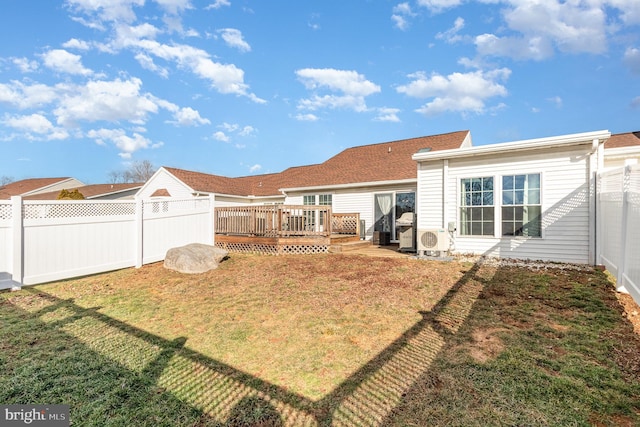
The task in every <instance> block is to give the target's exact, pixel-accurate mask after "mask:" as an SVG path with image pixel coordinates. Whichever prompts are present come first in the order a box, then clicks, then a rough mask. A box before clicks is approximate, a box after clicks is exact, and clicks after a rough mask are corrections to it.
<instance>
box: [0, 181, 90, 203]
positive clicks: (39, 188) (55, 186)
mask: <svg viewBox="0 0 640 427" xmlns="http://www.w3.org/2000/svg"><path fill="white" fill-rule="evenodd" d="M83 185H84V184H83V183H82V182H80V181H78V180H77V179H75V178H69V177H66V178H29V179H23V180H21V181H16V182H12V183H9V184H7V185H4V186H2V187H0V200H2V199H10V198H11V196H22V197H28V196H32V195H36V194H42V193H48V192H58V193H59V192H60V190H69V189H71V188H76V187H80V186H83Z"/></svg>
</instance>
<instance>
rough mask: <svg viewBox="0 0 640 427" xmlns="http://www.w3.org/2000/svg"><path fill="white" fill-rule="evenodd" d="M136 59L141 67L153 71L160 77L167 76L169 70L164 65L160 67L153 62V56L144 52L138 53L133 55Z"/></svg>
mask: <svg viewBox="0 0 640 427" xmlns="http://www.w3.org/2000/svg"><path fill="white" fill-rule="evenodd" d="M135 58H136V61H138V63H139V64H140V66H141V67H142V68H144V69H145V70H149V71H153V72H154V73H156V74H158V75H159V76H160V77H164V78H165V79H166V78H168V77H169V70H167V69H166V68H164V67H160V66H159V65H157V64H156V63H155V62H153V58H151V57H150V56H149V55H147V54H144V53H138V54H136V56H135Z"/></svg>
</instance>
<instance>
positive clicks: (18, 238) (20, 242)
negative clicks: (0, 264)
mask: <svg viewBox="0 0 640 427" xmlns="http://www.w3.org/2000/svg"><path fill="white" fill-rule="evenodd" d="M11 221H12V224H11V231H12V234H13V236H12V240H13V246H12V250H11V253H12V257H13V259H12V260H11V264H12V271H11V280H12V284H11V290H14V291H17V290H19V289H21V288H22V280H23V279H24V220H23V216H22V197H21V196H12V197H11Z"/></svg>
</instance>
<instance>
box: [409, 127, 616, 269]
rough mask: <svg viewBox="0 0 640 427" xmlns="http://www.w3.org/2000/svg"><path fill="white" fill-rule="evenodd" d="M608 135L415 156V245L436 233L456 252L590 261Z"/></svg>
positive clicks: (575, 261)
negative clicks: (597, 187) (598, 182)
mask: <svg viewBox="0 0 640 427" xmlns="http://www.w3.org/2000/svg"><path fill="white" fill-rule="evenodd" d="M610 138H611V134H610V133H609V132H608V131H598V132H589V133H581V134H573V135H563V136H557V137H552V138H541V139H534V140H526V141H516V142H509V143H501V144H493V145H486V146H480V147H468V148H464V149H458V150H444V151H439V152H426V153H416V154H414V155H413V159H414V160H415V161H416V162H417V163H418V194H417V197H418V203H417V210H416V212H417V218H418V220H417V230H418V237H417V239H418V249H419V250H420V249H425V248H426V247H427V246H429V245H430V244H432V243H430V242H424V241H421V240H422V239H426V238H428V237H431V236H432V235H434V234H435V235H438V237H439V238H441V239H444V240H445V241H446V242H447V243H446V244H445V245H446V246H447V247H449V245H451V248H453V249H454V251H455V252H458V253H473V254H484V255H488V256H495V257H504V258H521V259H536V260H538V259H539V260H552V261H565V262H574V263H589V264H594V263H595V253H596V250H595V244H596V240H595V236H596V230H595V208H596V192H595V185H594V184H595V176H596V173H597V172H599V171H602V170H603V169H604V163H605V161H606V160H607V155H606V154H605V151H606V150H605V147H606V145H607V144H612V141H611V139H610ZM626 138H628V135H625V136H622V137H616V138H614V140H613V144H612V145H613V147H611V148H612V149H618V148H619V147H618V146H617V143H616V142H619V141H620V140H626ZM610 160H611V161H612V162H613V160H614V159H613V158H610ZM615 160H616V161H617V159H615Z"/></svg>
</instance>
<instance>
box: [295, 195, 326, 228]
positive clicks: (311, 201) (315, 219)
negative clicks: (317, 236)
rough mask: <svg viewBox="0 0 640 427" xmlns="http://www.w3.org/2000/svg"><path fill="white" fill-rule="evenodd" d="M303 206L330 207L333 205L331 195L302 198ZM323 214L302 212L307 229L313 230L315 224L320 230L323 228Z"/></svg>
mask: <svg viewBox="0 0 640 427" xmlns="http://www.w3.org/2000/svg"><path fill="white" fill-rule="evenodd" d="M302 204H303V205H321V206H331V205H332V204H333V197H332V195H331V194H318V195H315V194H313V195H308V196H303V197H302ZM324 216H325V215H324V212H319V211H304V217H305V224H307V228H308V229H315V228H316V226H315V224H316V223H317V224H318V225H319V226H320V228H319V229H320V230H322V229H323V228H324Z"/></svg>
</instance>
